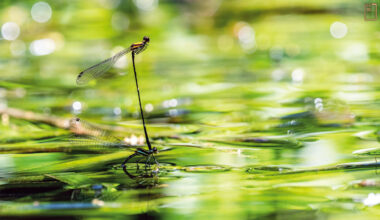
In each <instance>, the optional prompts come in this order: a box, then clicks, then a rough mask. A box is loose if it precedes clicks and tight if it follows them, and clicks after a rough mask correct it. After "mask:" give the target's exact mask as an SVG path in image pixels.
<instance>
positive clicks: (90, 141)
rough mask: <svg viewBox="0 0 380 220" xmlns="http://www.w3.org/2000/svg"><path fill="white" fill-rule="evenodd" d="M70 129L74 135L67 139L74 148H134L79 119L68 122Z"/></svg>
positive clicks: (107, 132)
mask: <svg viewBox="0 0 380 220" xmlns="http://www.w3.org/2000/svg"><path fill="white" fill-rule="evenodd" d="M70 128H71V131H72V132H73V133H74V134H73V135H71V136H70V137H69V141H70V142H71V143H72V144H74V145H76V146H104V147H115V148H123V149H128V148H130V149H131V150H133V149H135V148H136V146H131V145H129V144H128V143H125V142H124V141H122V140H120V139H119V138H117V137H115V136H112V135H111V133H110V132H109V131H105V130H103V129H101V128H99V127H98V126H95V125H93V124H91V123H89V122H86V121H83V120H81V119H79V118H73V119H71V120H70Z"/></svg>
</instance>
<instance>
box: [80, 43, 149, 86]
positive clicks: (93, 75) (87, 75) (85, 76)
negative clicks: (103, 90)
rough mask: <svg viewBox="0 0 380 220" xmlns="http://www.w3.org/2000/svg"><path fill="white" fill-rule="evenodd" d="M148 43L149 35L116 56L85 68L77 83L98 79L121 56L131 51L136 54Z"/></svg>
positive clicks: (81, 83)
mask: <svg viewBox="0 0 380 220" xmlns="http://www.w3.org/2000/svg"><path fill="white" fill-rule="evenodd" d="M148 43H149V37H144V38H143V41H141V42H138V43H134V44H132V45H131V46H130V47H129V48H127V49H124V50H122V51H120V52H119V53H117V54H115V55H114V56H112V57H110V58H108V59H106V60H103V61H102V62H100V63H98V64H95V65H93V66H91V67H89V68H87V69H85V70H84V71H82V72H80V73H79V75H78V77H77V84H78V85H85V84H87V83H88V82H90V81H92V80H94V79H98V78H99V77H101V76H103V75H104V73H106V72H107V71H108V70H109V69H111V67H112V66H113V65H114V64H115V63H116V61H117V60H119V59H120V57H122V56H124V55H125V54H127V53H129V52H131V51H132V52H133V53H134V54H139V53H141V52H142V51H144V50H145V49H146V48H147V47H148Z"/></svg>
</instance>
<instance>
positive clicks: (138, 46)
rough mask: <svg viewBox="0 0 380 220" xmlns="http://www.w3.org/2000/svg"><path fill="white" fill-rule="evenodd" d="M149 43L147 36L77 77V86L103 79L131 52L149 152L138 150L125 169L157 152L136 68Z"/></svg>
mask: <svg viewBox="0 0 380 220" xmlns="http://www.w3.org/2000/svg"><path fill="white" fill-rule="evenodd" d="M149 41H150V39H149V37H146V36H145V37H144V38H143V40H142V41H141V42H138V43H134V44H132V45H131V46H130V47H129V48H127V49H125V50H123V51H121V52H119V53H117V54H116V55H114V56H113V57H110V58H108V59H106V60H104V61H102V62H100V63H98V64H95V65H93V66H91V67H89V68H88V69H86V70H84V71H82V72H80V73H79V75H78V77H77V84H78V85H84V84H87V83H88V82H89V81H91V80H93V79H97V78H99V77H101V76H102V75H103V74H104V73H105V72H107V71H108V70H109V69H110V68H111V67H112V66H113V65H114V64H115V62H116V61H117V60H118V59H120V57H122V56H123V55H125V54H127V53H129V52H132V64H133V72H134V74H135V82H136V89H137V97H138V99H139V105H140V113H141V119H142V122H143V128H144V135H145V139H146V143H147V145H148V148H149V150H148V151H147V150H144V149H142V148H140V149H138V150H136V152H135V154H132V155H131V156H129V157H128V158H127V159H126V160H125V161H124V162H123V164H122V166H123V168H124V167H125V164H126V163H127V161H128V160H129V159H131V158H132V157H134V156H136V155H144V156H147V157H148V159H150V156H151V155H153V153H154V152H155V151H157V149H156V148H152V146H151V144H150V141H149V136H148V132H147V130H146V126H145V119H144V113H143V110H142V106H141V98H140V90H139V85H138V82H137V73H136V67H135V55H137V54H139V53H141V52H142V51H144V50H145V49H146V48H147V46H148V43H149ZM156 162H157V161H156Z"/></svg>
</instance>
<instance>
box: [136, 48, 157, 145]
mask: <svg viewBox="0 0 380 220" xmlns="http://www.w3.org/2000/svg"><path fill="white" fill-rule="evenodd" d="M132 63H133V71H134V73H135V81H136V88H137V96H138V97H139V104H140V112H141V118H142V121H143V126H144V133H145V140H146V144H147V145H148V147H149V150H152V146H151V145H150V142H149V136H148V132H147V131H146V127H145V119H144V113H143V109H142V106H141V98H140V90H139V84H138V83H137V74H136V67H135V52H134V51H132Z"/></svg>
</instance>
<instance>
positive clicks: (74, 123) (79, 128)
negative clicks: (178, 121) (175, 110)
mask: <svg viewBox="0 0 380 220" xmlns="http://www.w3.org/2000/svg"><path fill="white" fill-rule="evenodd" d="M70 128H71V130H72V132H73V133H75V135H74V136H71V137H70V141H71V142H72V143H73V144H76V145H86V146H90V145H91V146H93V145H97V146H101V147H108V148H111V147H113V148H121V149H124V150H131V151H133V152H134V153H133V154H131V155H130V156H128V157H127V158H126V159H125V160H124V162H123V163H122V164H121V166H122V168H123V170H124V172H126V173H127V171H126V164H127V163H128V161H129V160H131V159H132V158H134V157H137V156H142V158H139V159H138V160H137V161H136V165H137V168H139V166H138V164H139V162H140V161H141V160H142V159H143V158H146V161H145V168H146V167H150V163H151V162H155V163H156V164H157V166H159V163H158V162H157V160H156V158H155V156H154V154H157V153H158V150H157V148H156V147H153V148H152V149H151V150H144V149H142V148H140V147H136V146H135V145H134V144H133V143H131V142H129V143H128V142H127V141H125V140H122V139H119V138H117V137H115V136H112V135H111V134H110V133H109V132H107V131H105V130H102V129H101V128H99V127H96V126H95V125H92V124H90V123H88V122H85V121H83V120H81V119H79V118H73V119H71V120H70ZM83 134H91V135H83ZM151 160H153V161H151Z"/></svg>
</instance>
